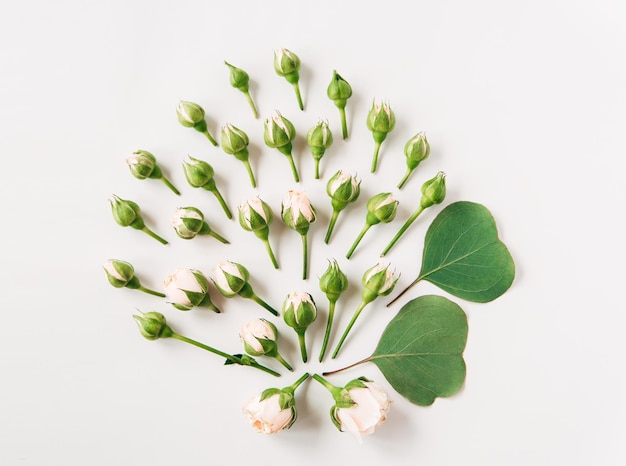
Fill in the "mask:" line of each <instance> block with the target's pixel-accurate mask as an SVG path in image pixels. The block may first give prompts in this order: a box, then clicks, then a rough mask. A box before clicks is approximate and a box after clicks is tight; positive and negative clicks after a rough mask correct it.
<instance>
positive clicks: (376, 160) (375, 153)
mask: <svg viewBox="0 0 626 466" xmlns="http://www.w3.org/2000/svg"><path fill="white" fill-rule="evenodd" d="M381 144H382V143H380V142H378V141H376V145H375V146H374V158H373V159H372V169H371V170H370V171H371V172H372V173H374V172H375V171H376V167H377V165H378V153H379V152H380V145H381Z"/></svg>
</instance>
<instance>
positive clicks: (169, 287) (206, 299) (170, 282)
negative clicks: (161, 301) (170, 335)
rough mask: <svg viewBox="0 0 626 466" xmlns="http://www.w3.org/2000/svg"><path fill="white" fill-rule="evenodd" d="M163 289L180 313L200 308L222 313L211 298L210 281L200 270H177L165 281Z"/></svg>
mask: <svg viewBox="0 0 626 466" xmlns="http://www.w3.org/2000/svg"><path fill="white" fill-rule="evenodd" d="M163 288H164V289H165V292H166V294H167V298H168V301H169V302H170V304H171V305H172V306H174V307H175V308H176V309H178V310H179V311H189V310H191V309H192V308H194V307H196V306H200V307H208V308H209V309H211V310H212V311H213V312H217V313H219V312H220V310H219V309H218V308H217V307H215V305H214V304H213V302H212V301H211V296H209V280H208V279H207V278H206V277H205V276H204V274H203V273H202V272H201V271H199V270H194V269H177V270H176V271H175V272H174V273H173V274H171V275H169V276H168V277H167V278H166V279H165V280H164V281H163Z"/></svg>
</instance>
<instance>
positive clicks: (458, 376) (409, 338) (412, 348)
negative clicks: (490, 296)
mask: <svg viewBox="0 0 626 466" xmlns="http://www.w3.org/2000/svg"><path fill="white" fill-rule="evenodd" d="M466 341H467V317H466V315H465V312H463V310H462V309H461V308H460V307H459V306H458V305H457V304H455V303H453V302H452V301H450V300H449V299H447V298H444V297H442V296H435V295H427V296H422V297H420V298H416V299H414V300H412V301H409V302H408V303H407V304H405V305H404V306H403V307H402V309H400V312H398V314H397V315H396V316H395V317H394V318H393V320H392V321H391V322H389V325H387V328H386V329H385V331H384V332H383V334H382V336H381V338H380V341H379V342H378V346H377V347H376V350H375V351H374V353H373V354H372V355H371V356H370V357H369V358H367V359H365V360H363V361H362V362H368V361H369V362H373V363H374V364H376V366H378V368H379V369H380V371H381V372H382V373H383V375H384V376H385V378H386V379H387V381H389V383H390V384H391V386H392V387H393V388H394V389H395V390H396V391H397V392H398V393H399V394H401V395H402V396H404V397H405V398H407V399H408V400H409V401H411V402H412V403H415V404H418V405H421V406H429V405H431V404H432V403H433V402H434V401H435V398H437V397H448V396H452V395H454V394H455V393H456V392H457V391H459V389H460V388H461V386H462V385H463V382H464V380H465V361H464V360H463V350H464V349H465V343H466Z"/></svg>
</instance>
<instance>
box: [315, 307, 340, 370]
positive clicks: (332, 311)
mask: <svg viewBox="0 0 626 466" xmlns="http://www.w3.org/2000/svg"><path fill="white" fill-rule="evenodd" d="M336 302H337V301H334V300H333V301H329V305H328V322H326V332H325V333H324V341H323V343H322V350H321V351H320V357H319V362H322V360H323V359H324V355H325V354H326V346H327V345H328V340H329V339H330V330H331V328H332V326H333V318H334V316H335V303H336Z"/></svg>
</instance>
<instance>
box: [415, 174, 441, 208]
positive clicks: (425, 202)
mask: <svg viewBox="0 0 626 466" xmlns="http://www.w3.org/2000/svg"><path fill="white" fill-rule="evenodd" d="M445 198H446V174H445V173H444V172H439V173H437V175H436V176H435V177H434V178H431V179H430V180H428V181H426V182H425V183H424V184H423V185H422V199H421V200H420V205H421V206H422V207H423V208H424V209H425V208H427V207H430V206H431V205H433V204H441V203H442V202H443V200H444V199H445Z"/></svg>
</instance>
